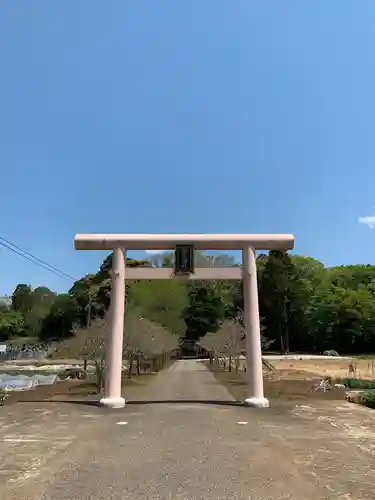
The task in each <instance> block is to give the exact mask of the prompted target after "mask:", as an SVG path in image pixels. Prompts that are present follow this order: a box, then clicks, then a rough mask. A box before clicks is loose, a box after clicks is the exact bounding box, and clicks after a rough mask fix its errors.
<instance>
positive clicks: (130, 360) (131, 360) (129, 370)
mask: <svg viewBox="0 0 375 500" xmlns="http://www.w3.org/2000/svg"><path fill="white" fill-rule="evenodd" d="M132 375H133V355H132V354H130V356H129V368H128V378H132Z"/></svg>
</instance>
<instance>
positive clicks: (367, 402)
mask: <svg viewBox="0 0 375 500" xmlns="http://www.w3.org/2000/svg"><path fill="white" fill-rule="evenodd" d="M362 404H363V405H364V406H367V407H368V408H375V389H370V390H368V391H366V392H364V394H363V399H362Z"/></svg>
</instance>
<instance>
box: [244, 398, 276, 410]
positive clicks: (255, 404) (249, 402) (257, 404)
mask: <svg viewBox="0 0 375 500" xmlns="http://www.w3.org/2000/svg"><path fill="white" fill-rule="evenodd" d="M244 405H245V406H251V407H252V408H268V407H269V405H270V402H269V401H268V399H267V398H246V399H245V401H244Z"/></svg>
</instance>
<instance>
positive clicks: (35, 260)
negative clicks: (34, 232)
mask: <svg viewBox="0 0 375 500" xmlns="http://www.w3.org/2000/svg"><path fill="white" fill-rule="evenodd" d="M0 245H1V246H3V247H4V248H7V249H8V250H10V251H11V252H14V253H16V254H17V255H20V256H21V257H23V258H24V259H26V260H28V261H30V262H32V263H33V264H36V265H37V266H39V267H41V268H43V269H46V270H47V271H49V272H51V273H53V274H55V275H56V276H59V277H60V278H64V279H66V280H69V281H73V282H75V281H77V280H76V279H75V278H73V276H70V275H69V274H66V273H64V272H63V271H60V269H58V268H57V267H55V266H52V265H51V264H48V262H46V261H44V260H42V259H39V258H38V257H35V255H33V254H31V253H30V252H26V250H24V249H23V248H21V247H19V246H18V245H15V244H14V243H12V242H11V241H9V240H7V239H5V238H3V237H2V236H0Z"/></svg>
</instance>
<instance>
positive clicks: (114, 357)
mask: <svg viewBox="0 0 375 500" xmlns="http://www.w3.org/2000/svg"><path fill="white" fill-rule="evenodd" d="M124 315H125V251H124V250H123V249H122V248H116V249H115V250H114V251H113V257H112V289H111V304H110V332H111V333H110V335H109V336H108V345H107V352H106V365H107V366H106V374H105V391H104V397H103V398H102V399H101V400H100V404H101V405H102V406H106V407H108V408H123V407H124V406H125V399H124V398H123V397H122V394H121V376H122V352H123V337H124Z"/></svg>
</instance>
